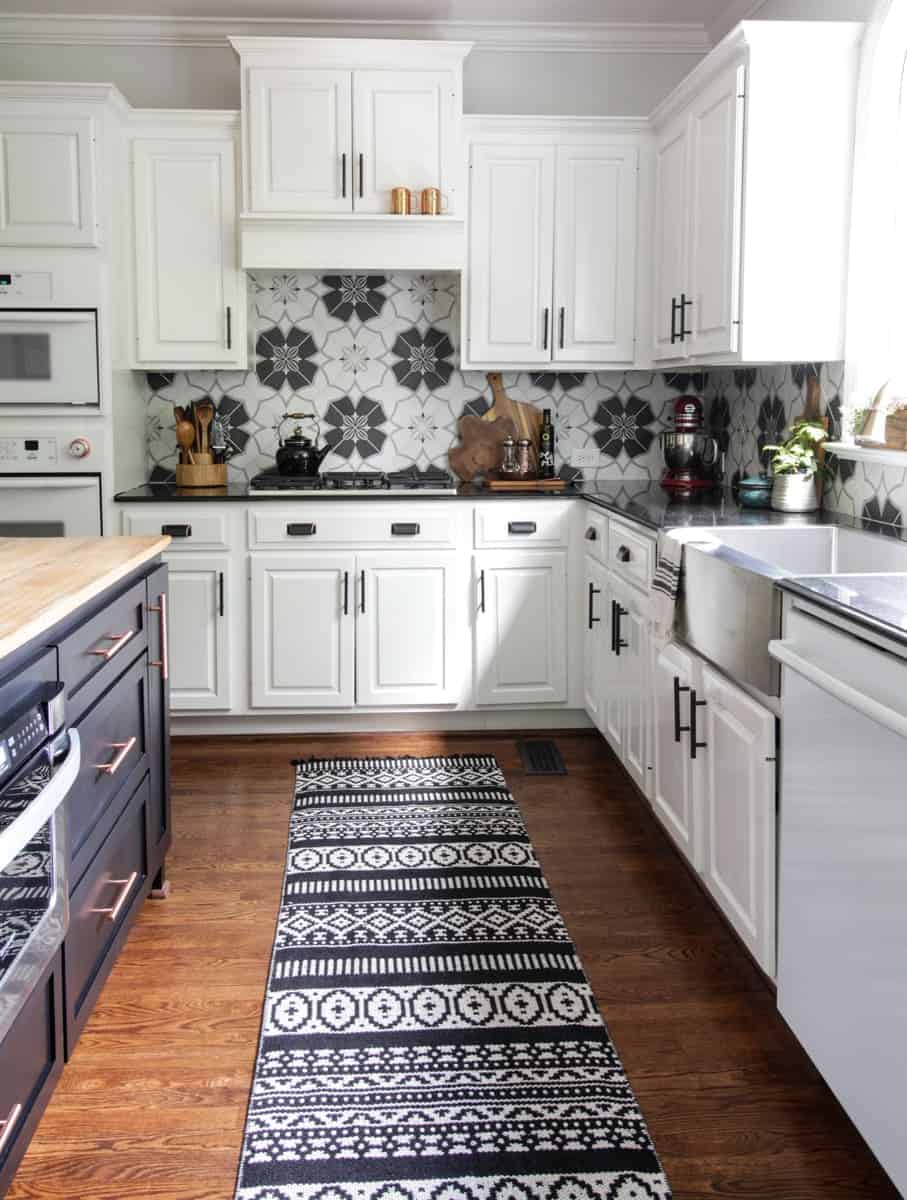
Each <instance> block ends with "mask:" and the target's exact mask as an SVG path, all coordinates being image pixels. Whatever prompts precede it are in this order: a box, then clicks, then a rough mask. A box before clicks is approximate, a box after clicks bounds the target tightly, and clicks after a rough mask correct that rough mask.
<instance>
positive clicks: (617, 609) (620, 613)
mask: <svg viewBox="0 0 907 1200" xmlns="http://www.w3.org/2000/svg"><path fill="white" fill-rule="evenodd" d="M629 611H630V610H629V609H627V608H621V606H620V605H619V604H618V603H617V601H616V600H615V601H614V653H615V654H616V655H617V657H618V658H620V652H621V650H626V648H627V647H628V646H629V645H630V643H629V642H628V641H625V640H624V638H622V637H621V636H620V620H621V617H625V616H626V615H627V613H628V612H629Z"/></svg>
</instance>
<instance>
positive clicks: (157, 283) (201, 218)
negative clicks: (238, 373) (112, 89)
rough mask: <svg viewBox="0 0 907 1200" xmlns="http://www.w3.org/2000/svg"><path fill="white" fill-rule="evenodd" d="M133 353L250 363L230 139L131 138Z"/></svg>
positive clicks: (140, 359)
mask: <svg viewBox="0 0 907 1200" xmlns="http://www.w3.org/2000/svg"><path fill="white" fill-rule="evenodd" d="M132 158H133V171H134V181H135V256H136V264H135V265H136V286H135V303H136V320H137V331H136V340H137V346H136V355H135V358H136V362H137V363H138V364H151V363H153V364H157V365H163V366H180V365H182V364H192V365H198V366H204V365H220V364H223V365H225V366H227V365H229V366H245V364H246V358H247V353H246V344H245V341H246V339H245V325H246V302H245V275H244V274H243V273H242V272H241V271H240V270H239V263H238V258H237V228H236V181H235V174H234V150H233V143H232V142H229V141H198V142H196V141H178V140H173V141H157V140H154V141H152V140H143V139H137V140H136V141H134V142H133V145H132Z"/></svg>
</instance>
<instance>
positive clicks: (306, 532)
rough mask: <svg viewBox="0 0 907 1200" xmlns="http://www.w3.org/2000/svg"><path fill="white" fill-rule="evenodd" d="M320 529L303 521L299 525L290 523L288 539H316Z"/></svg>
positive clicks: (309, 522)
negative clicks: (315, 536)
mask: <svg viewBox="0 0 907 1200" xmlns="http://www.w3.org/2000/svg"><path fill="white" fill-rule="evenodd" d="M317 530H318V527H317V526H316V525H314V524H313V523H312V522H311V521H303V522H301V523H299V524H296V523H294V522H292V521H291V522H290V523H289V524H288V525H287V537H314V535H315V533H317Z"/></svg>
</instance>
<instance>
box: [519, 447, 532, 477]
mask: <svg viewBox="0 0 907 1200" xmlns="http://www.w3.org/2000/svg"><path fill="white" fill-rule="evenodd" d="M516 461H517V474H518V475H519V477H520V479H529V478H530V477H531V475H532V442H531V441H530V440H529V438H520V440H519V441H518V442H517V444H516Z"/></svg>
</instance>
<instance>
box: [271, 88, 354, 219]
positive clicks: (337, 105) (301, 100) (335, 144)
mask: <svg viewBox="0 0 907 1200" xmlns="http://www.w3.org/2000/svg"><path fill="white" fill-rule="evenodd" d="M248 103H249V153H250V157H251V168H250V178H251V193H252V194H251V206H252V211H253V212H274V213H280V212H285V213H291V212H295V213H318V212H323V213H330V212H351V211H352V209H353V163H352V152H353V126H352V72H350V71H332V70H323V69H320V68H312V67H292V68H279V67H253V68H251V69H250V70H249V72H248Z"/></svg>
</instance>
